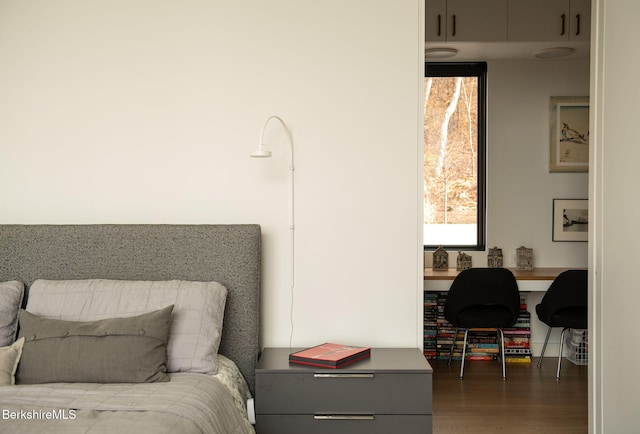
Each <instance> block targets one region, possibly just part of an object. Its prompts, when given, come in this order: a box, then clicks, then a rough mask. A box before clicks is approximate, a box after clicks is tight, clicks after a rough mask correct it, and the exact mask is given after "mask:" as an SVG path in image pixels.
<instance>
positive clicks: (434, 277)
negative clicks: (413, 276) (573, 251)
mask: <svg viewBox="0 0 640 434" xmlns="http://www.w3.org/2000/svg"><path fill="white" fill-rule="evenodd" d="M576 268H579V267H576ZM576 268H535V269H533V270H532V271H522V270H516V269H515V268H509V270H511V272H512V273H513V275H514V276H515V278H516V280H517V281H518V290H519V291H520V292H521V293H522V294H521V295H522V296H523V297H524V298H525V302H526V304H527V310H528V311H529V312H531V313H532V315H531V342H530V345H531V352H532V354H533V355H534V356H539V355H540V352H541V349H542V345H543V342H544V337H545V336H546V333H547V326H546V325H545V324H543V323H542V322H541V321H539V320H538V317H537V316H536V313H535V306H536V304H538V303H540V301H541V300H542V297H543V296H544V292H545V291H546V290H547V289H549V285H551V282H553V279H555V278H556V276H557V275H558V274H560V273H562V272H563V271H565V270H569V269H576ZM458 273H459V271H456V269H455V268H450V269H449V270H446V271H437V270H433V269H432V268H425V269H424V290H425V291H448V290H449V287H450V286H451V283H452V282H453V279H455V278H456V276H457V275H458ZM559 333H560V332H559V330H556V332H555V333H553V334H552V337H551V339H550V340H549V346H548V347H547V351H546V352H545V354H546V355H547V356H549V357H551V356H552V355H554V353H555V357H557V356H558V351H559V347H560V336H559Z"/></svg>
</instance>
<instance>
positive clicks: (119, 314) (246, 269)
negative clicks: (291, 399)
mask: <svg viewBox="0 0 640 434" xmlns="http://www.w3.org/2000/svg"><path fill="white" fill-rule="evenodd" d="M260 261H261V234H260V227H259V226H258V225H249V224H241V225H0V282H1V283H0V298H1V299H2V300H1V303H0V343H1V344H2V345H0V346H1V347H2V348H1V349H0V368H2V372H1V374H2V375H1V377H2V378H0V384H4V385H0V411H1V412H2V414H1V415H0V416H1V417H2V420H0V431H3V432H21V433H23V432H27V433H28V432H34V433H35V432H60V433H62V432H64V433H76V432H77V433H86V432H91V433H106V432H123V433H125V432H131V433H134V432H135V433H144V432H150V433H162V432H172V433H173V432H180V433H220V434H222V433H225V434H227V433H228V434H249V433H254V432H255V431H254V429H253V426H252V424H251V421H250V419H251V408H250V406H249V408H248V405H247V403H251V395H252V393H253V391H254V385H255V384H254V368H255V364H256V361H257V358H258V353H259V348H260V344H259V329H258V325H259V309H260V305H259V301H260V274H261V268H260V263H261V262H260ZM20 307H22V309H19V308H20ZM16 311H17V312H16ZM12 327H13V328H12ZM12 364H13V369H12V368H11V366H12ZM11 383H15V384H11Z"/></svg>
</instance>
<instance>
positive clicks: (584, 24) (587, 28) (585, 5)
mask: <svg viewBox="0 0 640 434" xmlns="http://www.w3.org/2000/svg"><path fill="white" fill-rule="evenodd" d="M569 14H570V17H569V39H570V40H572V41H588V40H589V37H590V36H591V0H571V7H570V12H569Z"/></svg>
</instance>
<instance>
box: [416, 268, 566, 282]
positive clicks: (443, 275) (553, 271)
mask: <svg viewBox="0 0 640 434" xmlns="http://www.w3.org/2000/svg"><path fill="white" fill-rule="evenodd" d="M575 269H576V268H549V267H547V268H534V269H533V270H532V271H524V270H516V269H515V268H509V270H511V272H512V273H513V275H514V276H515V278H516V280H553V279H555V278H556V276H557V275H558V274H560V273H562V272H563V271H565V270H575ZM458 273H459V272H458V271H457V270H456V269H455V268H449V269H448V270H446V271H437V270H434V269H433V268H425V269H424V280H453V279H455V278H456V276H457V275H458Z"/></svg>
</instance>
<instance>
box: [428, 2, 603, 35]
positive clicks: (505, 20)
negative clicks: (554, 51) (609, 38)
mask: <svg viewBox="0 0 640 434" xmlns="http://www.w3.org/2000/svg"><path fill="white" fill-rule="evenodd" d="M590 28H591V0H425V41H426V42H436V41H440V42H445V41H446V42H490V41H492V42H505V41H513V42H538V41H589V37H590Z"/></svg>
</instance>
